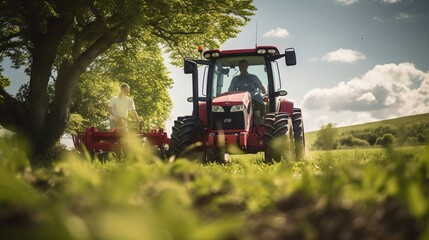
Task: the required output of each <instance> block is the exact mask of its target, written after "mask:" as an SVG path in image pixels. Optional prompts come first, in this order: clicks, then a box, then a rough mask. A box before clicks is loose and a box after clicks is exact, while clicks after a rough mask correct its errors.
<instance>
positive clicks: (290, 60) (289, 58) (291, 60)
mask: <svg viewBox="0 0 429 240" xmlns="http://www.w3.org/2000/svg"><path fill="white" fill-rule="evenodd" d="M285 60H286V66H294V65H296V56H295V49H293V48H287V49H286V50H285Z"/></svg>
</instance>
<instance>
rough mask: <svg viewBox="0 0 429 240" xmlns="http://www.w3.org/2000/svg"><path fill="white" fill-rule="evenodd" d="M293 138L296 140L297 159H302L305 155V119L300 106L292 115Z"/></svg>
mask: <svg viewBox="0 0 429 240" xmlns="http://www.w3.org/2000/svg"><path fill="white" fill-rule="evenodd" d="M292 125H293V138H294V140H295V159H296V160H302V159H304V157H305V136H304V121H303V119H302V112H301V109H300V108H294V109H293V115H292Z"/></svg>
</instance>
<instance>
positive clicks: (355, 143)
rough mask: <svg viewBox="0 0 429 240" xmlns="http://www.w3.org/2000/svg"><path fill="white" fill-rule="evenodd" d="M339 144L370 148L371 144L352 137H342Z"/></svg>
mask: <svg viewBox="0 0 429 240" xmlns="http://www.w3.org/2000/svg"><path fill="white" fill-rule="evenodd" d="M338 142H339V144H340V145H343V146H347V147H368V146H369V143H368V142H367V141H365V140H362V139H360V138H356V137H353V136H352V135H345V136H344V135H342V136H341V137H339V139H338Z"/></svg>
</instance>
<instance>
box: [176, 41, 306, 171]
mask: <svg viewBox="0 0 429 240" xmlns="http://www.w3.org/2000/svg"><path fill="white" fill-rule="evenodd" d="M202 55H203V56H204V58H205V59H185V61H184V71H185V73H186V74H192V88H193V91H192V92H193V94H192V102H193V114H192V116H183V117H178V118H177V120H176V121H175V122H174V126H173V131H172V135H171V143H170V146H169V148H170V149H169V151H170V154H171V155H175V156H177V157H181V156H184V155H186V153H189V150H190V149H193V150H194V151H203V152H204V159H203V161H204V162H224V155H225V153H227V151H228V149H229V146H230V145H235V146H237V147H238V148H240V149H241V150H242V151H243V152H245V153H257V152H262V151H263V152H265V161H266V162H268V163H269V162H272V161H280V160H281V158H282V157H283V158H286V159H288V160H291V158H292V159H300V158H302V154H303V152H304V148H305V140H304V126H303V120H302V113H301V109H299V108H295V107H294V103H293V102H292V101H290V100H288V99H287V98H286V97H285V96H286V95H287V92H286V91H285V90H281V88H282V86H281V80H280V74H279V68H278V62H277V60H279V59H281V58H283V57H285V59H286V65H287V66H292V65H296V57H295V51H294V49H293V48H288V49H286V50H285V53H284V54H281V53H280V52H279V50H278V49H277V48H276V47H274V46H259V47H256V48H253V49H238V50H224V51H222V50H208V51H205V52H204V53H202ZM241 64H243V65H244V67H243V66H242V65H241ZM198 65H203V66H205V71H204V77H203V81H202V82H199V79H198ZM246 65H247V66H246ZM244 68H245V69H244ZM246 70H247V71H246ZM249 76H250V77H249ZM255 76H256V77H255ZM240 81H243V82H241V83H239V82H240ZM199 86H200V87H201V86H203V88H204V90H203V91H204V92H203V93H202V96H199V93H198V90H199ZM198 143H199V144H198Z"/></svg>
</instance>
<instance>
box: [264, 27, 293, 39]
mask: <svg viewBox="0 0 429 240" xmlns="http://www.w3.org/2000/svg"><path fill="white" fill-rule="evenodd" d="M263 37H266V38H275V37H277V38H287V37H289V32H288V31H287V30H286V29H284V28H279V27H278V28H276V29H271V30H270V31H268V32H266V33H265V34H264V35H263Z"/></svg>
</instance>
